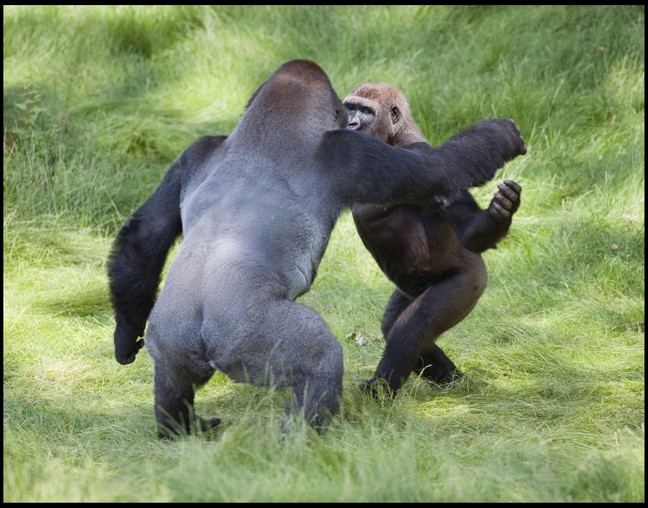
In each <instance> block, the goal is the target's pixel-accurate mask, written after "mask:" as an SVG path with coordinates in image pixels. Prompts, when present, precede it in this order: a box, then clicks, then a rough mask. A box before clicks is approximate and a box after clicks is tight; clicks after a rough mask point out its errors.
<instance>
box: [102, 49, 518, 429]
mask: <svg viewBox="0 0 648 508" xmlns="http://www.w3.org/2000/svg"><path fill="white" fill-rule="evenodd" d="M346 127H347V118H346V110H345V108H344V105H343V104H342V101H341V100H340V99H339V98H338V96H337V95H336V93H335V91H334V89H333V87H332V85H331V83H330V81H329V78H328V76H327V75H326V74H325V73H324V71H323V70H322V69H321V68H320V67H319V66H317V65H316V64H315V63H313V62H310V61H305V60H294V61H291V62H287V63H285V64H284V65H282V66H281V67H279V68H278V69H277V70H276V71H275V72H274V73H273V74H272V76H270V78H269V79H268V80H267V81H266V82H265V83H264V84H263V85H261V87H260V88H259V89H258V90H257V91H256V92H255V93H254V95H253V96H252V98H251V99H250V102H249V103H248V106H247V108H246V111H245V113H244V114H243V116H242V117H241V120H240V122H239V124H238V125H237V126H236V128H235V129H234V131H233V132H232V134H231V135H230V136H229V137H222V136H221V137H206V138H203V139H201V140H199V141H198V142H196V143H195V144H193V145H192V146H190V147H189V148H188V149H187V150H186V151H185V152H184V153H183V154H182V155H181V156H180V157H179V158H178V159H177V160H176V161H175V162H174V163H173V164H172V166H171V167H170V168H169V170H168V172H167V174H166V175H165V177H164V179H163V180H162V183H161V184H160V186H159V187H158V188H157V189H156V190H155V191H154V193H153V194H152V196H151V197H150V198H149V199H148V200H147V201H146V202H145V203H144V204H143V205H142V206H141V207H140V208H139V209H138V210H136V211H135V212H134V213H133V215H132V216H131V217H130V218H129V219H128V220H127V221H126V222H125V223H124V225H123V226H122V228H121V229H120V231H119V232H118V235H117V238H116V239H115V242H114V245H113V248H112V251H111V254H110V257H109V261H108V275H109V286H110V293H111V301H112V304H113V308H114V311H115V320H116V328H115V333H114V341H115V356H116V358H117V360H118V361H119V362H120V363H122V364H127V363H130V362H132V361H134V359H135V356H136V354H137V352H138V350H139V349H140V348H141V347H142V345H143V341H142V340H138V337H140V336H142V335H143V333H144V328H145V324H146V321H147V320H148V328H147V329H146V341H147V345H148V348H149V351H150V354H151V356H152V358H153V361H154V392H155V397H154V398H155V414H156V420H157V426H158V435H159V436H160V437H166V436H169V435H173V434H181V433H184V432H187V433H188V432H191V430H192V427H193V425H194V424H197V425H198V426H199V428H201V429H207V428H210V427H213V426H215V425H217V424H218V423H219V421H220V420H219V419H218V418H213V419H211V420H203V419H202V418H200V417H198V416H196V415H195V414H194V395H195V389H196V388H197V387H200V386H201V385H203V384H204V383H206V382H207V381H208V380H209V379H210V377H211V376H212V375H213V374H214V372H215V371H216V370H219V371H222V372H224V373H225V374H227V375H228V376H230V377H231V378H232V379H234V380H236V381H242V382H250V383H253V384H256V385H264V386H268V385H270V384H274V385H276V386H279V387H281V386H286V387H291V388H292V390H293V391H292V397H291V399H290V401H289V403H288V405H287V407H286V415H285V417H284V421H286V419H287V418H289V417H290V416H291V415H293V414H295V415H302V416H303V417H304V418H305V419H306V420H307V421H308V422H309V423H311V425H313V426H314V427H316V428H320V427H322V426H323V425H325V424H326V422H327V421H328V420H329V419H330V418H331V416H332V415H334V414H335V413H336V411H337V409H338V403H339V398H340V396H341V394H342V375H343V359H342V348H341V347H340V345H339V344H338V342H337V341H336V339H335V337H334V336H333V334H332V333H331V331H330V329H329V327H328V326H327V324H326V323H325V322H324V320H323V319H322V318H321V317H320V316H319V315H318V314H317V313H316V312H314V311H313V310H312V309H310V308H308V307H306V306H304V305H302V304H300V303H297V302H295V299H296V298H297V297H298V296H299V295H301V294H303V293H305V292H306V291H308V289H309V288H310V285H311V284H312V282H313V280H314V278H315V276H316V272H317V268H318V265H319V263H320V261H321V259H322V256H323V254H324V250H325V249H326V246H327V243H328V241H329V238H330V234H331V231H332V229H333V227H334V225H335V223H336V221H337V218H338V216H339V214H340V213H341V211H342V209H344V208H349V207H350V206H351V205H352V204H353V203H358V202H361V203H362V202H364V203H376V202H386V203H396V202H402V201H405V202H408V201H413V202H417V201H421V200H428V199H434V198H437V199H446V198H447V199H451V198H452V197H454V196H457V195H458V194H459V193H460V192H461V190H462V189H464V188H467V187H469V186H472V185H477V184H480V183H483V182H485V181H487V180H489V179H491V178H492V177H493V176H494V174H495V171H496V170H497V169H499V168H501V167H502V166H503V165H504V164H505V163H506V162H507V161H509V160H511V159H513V158H514V157H516V156H517V155H520V154H522V153H524V152H525V151H526V148H525V146H524V140H523V139H522V137H521V136H520V133H519V131H518V129H517V127H516V126H515V124H514V122H512V121H511V120H487V121H483V122H480V123H478V124H476V125H475V126H473V127H472V128H470V129H469V130H467V131H466V132H464V133H463V134H460V135H458V136H456V137H454V138H451V139H450V140H448V141H447V142H446V143H444V144H443V145H442V146H440V147H438V148H432V147H430V146H429V145H427V144H426V145H424V146H421V149H420V150H416V149H414V150H402V149H399V148H395V147H391V146H389V145H387V144H385V143H383V142H382V141H379V140H377V139H375V138H372V137H371V136H367V135H366V134H363V133H359V132H354V131H352V130H349V129H346ZM180 234H183V236H184V240H183V243H182V244H181V246H180V249H179V252H178V255H177V257H176V259H175V260H174V261H173V263H172V264H171V267H170V269H169V273H168V275H167V278H166V281H165V284H164V287H163V289H162V291H161V292H160V295H159V298H157V301H156V294H157V287H158V284H159V280H160V274H161V271H162V268H163V266H164V262H165V259H166V256H167V254H168V251H169V249H170V247H171V245H172V243H173V241H174V240H175V239H176V238H177V237H178V236H179V235H180Z"/></svg>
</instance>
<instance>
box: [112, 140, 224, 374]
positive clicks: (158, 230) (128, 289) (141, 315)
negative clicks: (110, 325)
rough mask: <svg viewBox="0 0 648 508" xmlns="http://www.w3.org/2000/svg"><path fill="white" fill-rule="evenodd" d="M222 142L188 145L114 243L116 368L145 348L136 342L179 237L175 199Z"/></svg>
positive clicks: (113, 279)
mask: <svg viewBox="0 0 648 508" xmlns="http://www.w3.org/2000/svg"><path fill="white" fill-rule="evenodd" d="M224 139H225V137H212V136H209V137H205V138H202V139H200V140H199V141H197V142H196V143H194V144H193V145H191V147H189V148H188V149H187V150H186V151H185V152H184V153H183V154H182V155H181V156H180V157H179V158H178V160H176V161H175V162H174V163H173V164H172V165H171V167H170V168H169V170H168V171H167V173H166V175H165V176H164V178H163V180H162V182H161V183H160V185H159V186H158V187H157V189H156V190H155V192H154V193H153V194H152V195H151V197H149V198H148V199H147V200H146V202H145V203H144V204H143V205H142V206H141V207H140V208H138V209H137V210H136V211H135V212H134V213H133V214H132V215H131V216H130V217H129V218H128V219H127V220H126V222H125V223H124V225H123V226H122V227H121V229H120V230H119V233H118V234H117V237H116V238H115V241H114V243H113V246H112V250H111V253H110V256H109V258H108V278H109V288H110V298H111V302H112V306H113V310H114V312H115V321H116V327H115V333H114V340H115V357H116V358H117V361H118V362H119V363H121V364H127V363H131V362H132V361H133V360H135V355H136V354H137V352H138V351H139V350H140V349H141V348H142V346H143V345H144V341H143V340H140V341H138V340H137V338H138V337H142V336H143V335H144V328H145V326H146V320H147V319H148V316H149V313H150V312H151V309H152V308H153V304H154V303H155V299H156V296H157V290H158V286H159V283H160V275H161V273H162V269H163V268H164V263H165V261H166V257H167V254H168V253H169V250H170V249H171V246H172V245H173V242H174V241H175V239H176V238H177V237H178V236H179V235H180V233H181V232H182V223H181V219H180V194H181V192H182V191H183V190H184V188H185V187H186V185H187V182H189V181H191V179H192V177H193V176H195V174H196V172H197V171H198V170H199V168H200V164H199V163H202V162H203V161H204V159H205V158H206V157H207V156H208V154H209V151H211V150H215V149H216V148H218V147H219V146H220V144H221V143H222V142H223V140H224Z"/></svg>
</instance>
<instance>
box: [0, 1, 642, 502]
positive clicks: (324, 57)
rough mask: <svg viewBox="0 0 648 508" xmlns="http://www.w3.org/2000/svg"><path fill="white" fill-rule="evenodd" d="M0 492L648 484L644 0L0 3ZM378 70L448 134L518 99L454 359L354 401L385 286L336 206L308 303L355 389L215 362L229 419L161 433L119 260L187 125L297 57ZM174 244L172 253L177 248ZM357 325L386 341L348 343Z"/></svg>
mask: <svg viewBox="0 0 648 508" xmlns="http://www.w3.org/2000/svg"><path fill="white" fill-rule="evenodd" d="M3 14H4V16H3V34H4V45H3V49H4V103H3V104H4V108H3V120H4V143H3V156H4V157H3V160H4V166H3V192H4V201H3V240H4V241H3V258H4V259H3V260H4V265H3V266H4V308H3V310H4V320H3V334H4V339H3V346H4V347H3V351H4V353H3V373H4V384H3V416H4V418H3V434H4V436H3V443H4V448H3V449H4V453H3V459H4V460H3V471H4V477H3V500H4V501H6V502H28V501H50V502H51V501H65V502H74V501H80V502H89V501H99V502H119V501H124V502H125V501H128V502H138V501H214V502H227V501H230V502H232V501H233V502H242V501H256V502H261V501H275V502H284V501H287V502H290V501H298V502H309V501H311V502H313V501H347V502H355V501H371V502H381V501H415V502H424V501H431V502H444V501H445V502H461V501H466V502H479V501H483V502H644V501H645V493H644V490H645V483H644V473H645V467H644V359H645V357H644V291H645V289H644V254H645V252H644V228H645V222H644V195H645V191H644V184H645V182H644V143H645V138H644V125H645V112H644V97H645V90H644V71H645V69H644V62H645V53H644V51H645V46H644V44H645V43H644V31H645V25H644V7H641V6H617V7H592V6H580V7H578V6H532V7H528V6H527V7H524V6H521V7H515V6H508V7H483V6H482V7H461V6H457V7H447V6H427V7H420V6H402V7H396V6H367V7H363V6H340V7H318V6H294V7H291V6H267V7H262V6H258V7H254V6H252V7H248V6H215V7H206V6H150V7H147V6H118V7H115V6H90V7H88V6H45V7H42V6H41V7H39V6H4V7H3ZM293 58H307V59H312V60H314V61H316V62H317V63H318V64H319V65H321V66H322V68H323V69H324V70H325V71H326V72H327V73H328V74H329V76H330V78H331V81H332V83H333V85H334V87H335V89H336V91H337V93H338V95H339V96H341V97H343V96H344V95H345V94H346V93H347V92H348V91H349V90H351V89H352V88H353V87H355V86H356V85H357V84H359V83H362V82H364V81H384V82H388V83H391V84H393V85H395V86H397V87H399V88H401V89H402V90H403V91H404V92H405V93H406V94H407V96H408V98H409V101H410V105H411V106H412V110H413V113H414V116H415V118H416V120H417V121H418V122H419V124H420V125H421V128H422V130H423V133H424V134H425V135H426V137H427V138H428V139H429V141H430V143H431V144H433V145H438V144H441V143H442V142H443V141H444V140H445V139H447V138H448V137H450V136H451V135H454V134H456V133H457V132H458V131H459V130H460V129H462V128H463V127H466V126H468V125H470V124H472V123H474V122H476V121H478V120H481V119H484V118H489V117H512V118H514V119H515V120H516V122H517V123H518V125H519V127H520V129H521V131H522V133H523V135H524V137H525V139H526V141H527V146H528V149H529V152H528V154H527V155H526V156H524V157H520V158H518V159H516V160H514V161H513V162H511V163H509V164H508V165H506V167H505V168H504V169H503V170H501V171H500V172H499V173H498V175H497V176H496V180H495V181H493V182H490V183H488V184H486V185H484V186H483V187H480V188H478V189H475V195H476V197H477V198H478V200H479V202H480V204H481V205H482V206H486V204H487V203H488V201H489V199H490V197H491V196H492V194H493V193H494V192H495V190H496V182H497V181H499V180H500V179H503V178H513V179H515V180H516V181H518V182H519V183H520V184H521V185H522V187H523V193H522V205H521V207H520V210H519V212H518V213H517V214H516V216H515V219H514V221H513V226H512V228H511V232H510V234H509V236H508V237H507V238H506V239H505V240H504V241H503V242H501V244H500V246H499V248H498V249H497V250H491V251H488V252H487V253H486V254H485V256H484V258H485V261H486V264H487V265H488V268H489V286H488V288H487V290H486V292H485V293H484V296H483V297H482V299H481V300H480V302H479V304H478V305H477V307H476V308H475V310H474V311H473V312H472V313H471V314H470V315H469V316H468V317H467V318H466V319H465V320H464V321H463V322H461V323H460V324H459V325H457V326H456V327H455V328H453V329H452V330H450V331H448V332H447V333H446V334H444V335H443V336H442V337H441V339H440V341H439V344H440V345H441V346H442V347H443V348H444V350H445V351H446V352H447V353H448V355H449V356H450V357H451V358H452V359H453V360H454V361H455V363H456V364H457V365H458V366H459V368H460V369H461V370H462V371H463V372H464V373H465V374H466V376H465V378H463V379H462V380H461V381H460V382H458V383H456V384H455V385H454V386H451V387H445V388H439V387H434V386H430V385H428V384H426V383H425V382H424V381H423V380H421V379H417V378H415V377H413V376H412V377H411V378H410V379H409V381H408V382H407V383H406V385H405V387H404V388H403V390H402V391H401V392H400V394H399V396H398V397H397V398H396V399H395V400H394V401H393V402H386V401H384V402H379V403H376V402H374V401H372V400H368V399H367V398H365V397H363V396H361V394H360V392H359V389H358V383H359V382H360V381H361V380H362V379H366V378H367V377H369V376H370V375H371V374H372V373H373V370H374V368H375V366H376V364H377V362H378V360H379V359H380V355H381V353H382V349H383V342H382V338H381V337H380V326H379V324H380V318H381V316H382V312H383V309H384V306H385V304H386V302H387V298H388V297H389V295H390V293H391V291H392V285H391V284H390V283H389V282H388V281H387V280H386V279H385V278H384V276H383V275H382V274H381V273H380V271H379V270H378V268H377V267H376V266H375V263H374V262H373V260H372V258H371V257H370V255H369V254H368V253H367V252H366V251H365V250H364V248H363V246H362V244H361V242H360V241H359V239H358V237H357V235H356V233H355V230H354V226H353V222H352V220H351V219H350V216H349V214H348V213H345V214H344V215H343V216H342V217H341V219H340V221H339V222H338V224H337V226H336V228H335V230H334V233H333V237H332V239H331V242H330V244H329V248H328V250H327V252H326V254H325V257H324V259H323V261H322V264H321V266H320V270H319V275H318V278H317V280H316V281H315V284H314V285H313V288H312V290H311V291H310V292H309V293H308V294H306V295H305V296H303V297H302V298H301V301H302V302H304V303H306V304H307V305H309V306H311V307H312V308H314V309H315V310H317V311H318V312H319V313H320V314H321V315H322V316H323V317H324V319H325V320H326V321H327V322H328V323H329V325H330V327H331V329H332V330H333V332H334V333H335V335H336V336H337V337H338V339H339V341H340V342H341V343H342V345H343V348H344V353H345V377H344V384H345V392H344V399H343V401H342V409H341V412H340V414H339V415H338V417H337V418H335V420H334V421H333V423H332V425H331V427H330V429H329V430H328V432H326V433H325V434H323V435H321V436H319V435H316V434H315V433H314V432H312V431H310V430H309V429H296V430H295V431H294V432H293V433H292V434H291V435H290V436H289V437H288V438H287V439H286V440H280V439H279V422H280V419H281V416H282V413H283V408H284V405H285V403H286V400H287V397H288V396H289V393H288V392H286V391H283V390H272V389H270V390H268V389H262V388H255V387H252V386H249V385H239V384H235V383H233V382H232V381H230V380H228V379H227V378H226V377H225V376H224V375H221V374H217V375H215V376H214V377H213V378H212V380H211V381H210V382H209V383H208V385H207V386H206V387H205V388H204V389H202V390H201V391H199V392H198V395H197V397H196V406H197V411H198V412H199V413H201V414H204V415H210V416H213V415H217V416H220V417H221V418H222V419H223V424H222V427H221V428H220V429H219V430H217V431H216V432H214V433H211V434H205V435H197V436H189V437H187V438H183V439H177V440H172V441H168V442H161V441H159V440H158V439H157V437H156V429H155V419H154V415H153V378H152V363H151V360H150V357H149V356H148V353H146V352H145V351H142V352H141V353H140V355H139V356H138V358H137V360H136V361H135V362H134V363H133V364H131V365H128V366H121V365H119V364H117V362H116V361H115V360H114V356H113V344H112V333H113V324H114V322H113V316H112V310H111V307H110V302H109V297H108V288H107V277H106V268H105V262H106V258H107V255H108V251H109V248H110V244H111V242H112V239H113V238H114V235H115V234H116V231H117V229H118V228H119V227H120V226H121V224H122V223H123V221H124V220H125V219H126V218H127V217H128V216H129V215H130V214H131V213H132V212H133V211H134V210H135V208H136V207H137V206H139V205H140V204H141V203H142V202H143V201H144V200H145V199H146V198H147V197H148V196H149V195H150V193H151V192H152V191H153V189H154V188H155V187H156V186H157V185H158V183H159V182H160V180H161V178H162V175H163V174H164V173H165V171H166V169H167V168H168V166H169V165H170V163H171V162H172V161H173V160H174V159H175V158H176V157H177V156H178V155H179V154H180V153H181V152H182V151H183V150H184V149H185V148H186V147H187V146H188V145H189V144H190V143H191V142H192V141H193V140H195V139H197V138H198V137H200V136H202V135H206V134H228V133H229V132H231V130H232V129H233V128H234V126H235V125H236V123H237V121H238V119H239V118H240V116H241V114H242V112H243V110H244V108H245V104H246V102H247V100H248V99H249V97H250V95H251V94H252V93H253V92H254V90H255V89H256V88H257V87H258V86H259V85H260V84H261V83H262V82H263V81H264V80H265V79H266V78H267V77H268V76H269V75H270V74H271V73H272V72H273V71H274V70H275V69H276V68H277V67H278V66H279V65H281V64H282V63H283V62H285V61H287V60H290V59H293ZM174 252H175V250H174V251H173V252H172V255H171V256H170V258H169V261H170V260H171V259H172V258H173V253H174ZM354 331H360V333H361V334H362V335H364V336H365V337H368V338H369V339H370V341H369V343H368V344H367V345H362V346H361V345H359V344H358V343H356V342H355V341H354V340H351V339H348V338H346V337H347V335H348V334H349V333H351V332H354Z"/></svg>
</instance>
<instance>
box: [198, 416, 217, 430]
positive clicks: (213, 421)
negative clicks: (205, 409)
mask: <svg viewBox="0 0 648 508" xmlns="http://www.w3.org/2000/svg"><path fill="white" fill-rule="evenodd" d="M198 421H199V424H200V430H201V431H203V432H207V431H209V430H211V429H214V428H216V427H217V426H218V425H219V424H220V422H221V419H220V418H208V419H207V420H205V419H203V418H198Z"/></svg>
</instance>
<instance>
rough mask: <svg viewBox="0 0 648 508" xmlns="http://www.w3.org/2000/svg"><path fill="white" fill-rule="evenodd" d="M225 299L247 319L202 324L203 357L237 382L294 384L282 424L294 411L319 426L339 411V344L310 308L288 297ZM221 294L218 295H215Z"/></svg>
mask: <svg viewBox="0 0 648 508" xmlns="http://www.w3.org/2000/svg"><path fill="white" fill-rule="evenodd" d="M227 296H228V301H227V302H223V301H219V302H214V304H213V305H209V308H217V309H222V308H224V307H225V306H226V305H230V306H233V307H234V308H235V309H237V312H241V311H242V313H244V314H245V316H246V317H247V321H246V322H245V323H242V322H241V320H240V319H237V320H231V319H220V320H216V321H215V322H214V327H213V328H212V327H211V325H210V324H209V323H208V324H207V325H206V326H204V327H203V338H204V340H205V343H206V344H207V353H206V354H207V357H208V358H210V361H211V363H213V364H214V366H215V367H216V368H217V369H218V370H221V371H222V372H224V373H225V374H227V375H228V376H229V377H230V378H232V379H234V380H236V381H239V382H248V383H252V384H255V385H257V386H269V385H273V386H276V387H278V388H281V387H292V388H293V395H292V397H291V399H290V401H289V402H288V404H287V406H286V412H285V417H284V423H283V428H284V430H287V427H288V425H289V422H288V420H289V419H291V418H292V417H293V416H301V417H303V418H305V419H306V420H307V421H308V422H309V423H310V424H311V425H312V426H313V427H315V428H319V427H323V426H324V425H325V424H326V423H327V421H328V420H329V419H330V417H331V416H332V415H333V414H335V413H336V412H337V410H338V404H339V398H340V397H341V395H342V376H343V369H344V367H343V353H342V347H341V346H340V344H339V343H338V341H337V340H336V338H335V336H334V335H333V334H332V333H331V331H330V329H329V327H328V325H327V324H326V323H325V321H324V320H323V319H322V318H321V317H320V316H319V315H318V314H317V313H316V312H315V311H313V310H312V309H310V308H308V307H306V306H305V305H302V304H301V303H296V302H294V301H292V300H288V299H276V298H273V297H264V296H260V297H259V296H258V295H256V296H257V297H256V298H251V297H250V295H246V294H240V295H235V294H233V293H229V294H228V295H227ZM218 298H220V297H218Z"/></svg>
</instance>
